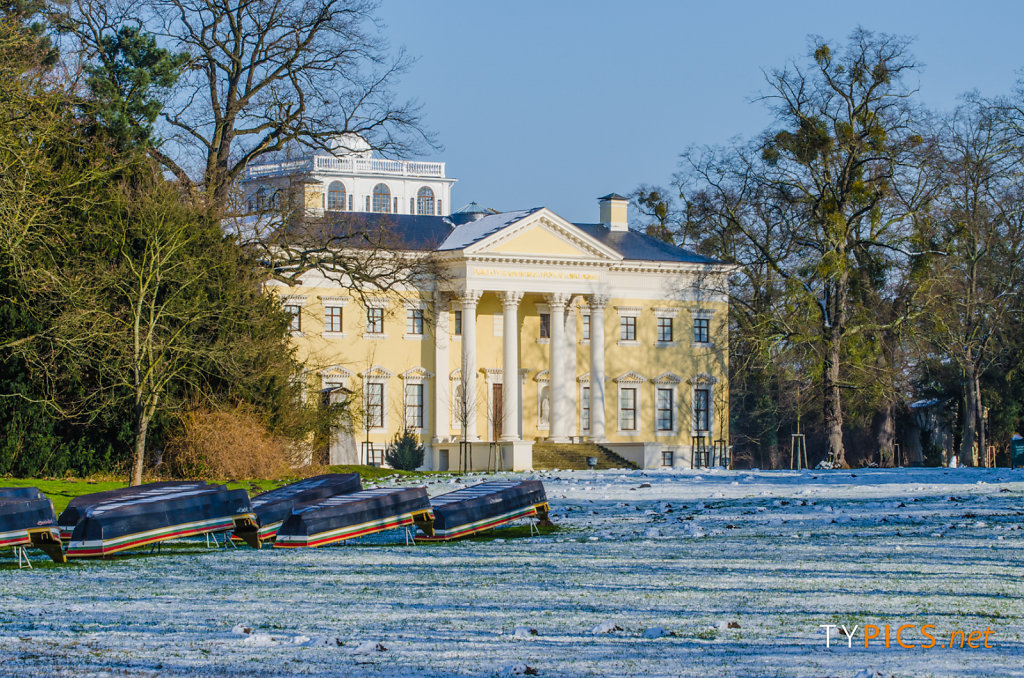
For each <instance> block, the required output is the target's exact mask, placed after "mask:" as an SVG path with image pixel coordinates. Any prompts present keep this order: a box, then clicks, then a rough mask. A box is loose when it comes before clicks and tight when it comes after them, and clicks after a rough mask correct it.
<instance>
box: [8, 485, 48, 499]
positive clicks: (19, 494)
mask: <svg viewBox="0 0 1024 678" xmlns="http://www.w3.org/2000/svg"><path fill="white" fill-rule="evenodd" d="M42 496H43V493H42V492H40V491H39V488H38V487H0V499H35V498H37V497H42Z"/></svg>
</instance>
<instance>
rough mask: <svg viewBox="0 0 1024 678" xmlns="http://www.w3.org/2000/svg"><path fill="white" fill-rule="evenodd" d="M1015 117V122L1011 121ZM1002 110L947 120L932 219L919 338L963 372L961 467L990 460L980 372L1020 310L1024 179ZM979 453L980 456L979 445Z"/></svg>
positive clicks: (974, 109) (972, 106)
mask: <svg viewBox="0 0 1024 678" xmlns="http://www.w3.org/2000/svg"><path fill="white" fill-rule="evenodd" d="M1011 120H1012V119H1011ZM1005 121H1006V118H1005V117H1002V116H1001V114H1000V111H999V110H998V109H993V108H990V107H989V106H988V105H987V104H985V103H984V102H980V101H974V100H968V101H967V102H966V103H965V104H964V105H963V106H961V107H960V108H959V109H958V110H957V111H956V112H955V113H954V114H953V115H952V116H951V117H950V118H949V120H947V121H946V123H945V126H944V130H943V134H942V136H941V144H940V148H941V154H940V155H939V157H938V158H937V162H938V163H940V164H941V168H942V172H943V182H942V184H943V190H942V192H941V194H940V195H939V197H938V199H937V200H936V202H935V205H934V208H933V210H932V212H931V217H932V218H931V219H930V220H929V232H928V233H927V235H926V237H927V238H928V239H929V242H928V243H927V248H926V249H927V250H928V251H930V252H934V254H932V255H930V256H927V257H926V258H925V260H926V261H927V263H928V266H927V267H924V271H926V273H923V277H924V278H925V280H924V281H923V284H924V285H925V286H926V287H927V289H928V292H929V296H930V302H931V303H930V307H929V313H928V314H927V315H925V316H922V330H923V332H922V336H923V338H924V340H925V342H926V343H927V344H928V345H930V347H931V348H932V349H934V350H936V351H938V352H939V353H940V354H941V355H942V356H944V357H946V358H948V359H949V360H951V361H952V362H953V363H954V364H955V365H956V366H957V368H958V370H959V372H960V377H961V381H962V387H963V395H964V407H963V416H962V436H961V446H960V463H961V464H964V465H970V464H975V463H979V462H980V463H981V464H982V465H985V466H988V465H991V463H992V460H991V459H988V457H987V445H986V439H985V430H984V425H983V423H984V410H985V407H984V403H983V399H982V392H981V376H982V375H983V374H984V372H985V371H986V370H988V369H990V368H991V367H992V366H993V365H995V364H997V363H998V362H999V361H1000V360H1001V359H1003V357H1004V350H1003V349H1004V348H1005V347H1006V345H1005V342H1004V339H1005V338H1006V335H1007V331H1008V330H1009V325H1011V324H1012V323H1013V322H1014V320H1015V318H1016V316H1017V314H1018V313H1019V312H1020V309H1021V302H1022V297H1021V293H1020V291H1019V290H1020V286H1021V285H1022V284H1024V271H1022V269H1021V266H1020V256H1021V255H1022V254H1024V210H1022V208H1021V195H1022V194H1024V185H1022V183H1021V177H1020V176H1019V171H1020V170H1019V162H1020V157H1019V150H1018V148H1016V144H1015V140H1014V133H1015V130H1014V129H1013V127H1012V126H1009V125H1007V124H1005ZM976 444H977V448H978V450H979V451H980V459H976V458H975V455H974V450H975V445H976Z"/></svg>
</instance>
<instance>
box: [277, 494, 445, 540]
mask: <svg viewBox="0 0 1024 678" xmlns="http://www.w3.org/2000/svg"><path fill="white" fill-rule="evenodd" d="M431 518H432V514H431V512H430V499H429V498H428V497H427V490H426V489H425V488H423V487H389V488H377V489H373V490H362V491H360V492H353V493H352V494H342V495H338V496H336V497H328V498H327V499H324V500H321V501H318V502H315V503H310V504H304V505H302V506H296V507H295V508H293V509H292V514H291V515H290V516H289V517H288V518H287V519H286V520H285V521H284V523H283V524H282V525H281V529H280V530H278V532H277V539H276V541H275V542H274V548H292V547H296V546H323V545H325V544H332V543H334V542H336V541H341V540H343V539H352V538H353V537H361V536H363V535H367V534H373V533H374V532H383V531H384V530H390V529H393V528H396V527H404V526H407V525H412V524H413V523H414V522H415V523H417V524H418V523H421V522H429V521H430V520H431Z"/></svg>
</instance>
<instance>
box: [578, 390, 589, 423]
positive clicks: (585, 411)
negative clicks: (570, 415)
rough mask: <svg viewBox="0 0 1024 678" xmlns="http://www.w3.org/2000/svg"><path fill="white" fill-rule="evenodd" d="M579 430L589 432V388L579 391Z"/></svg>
mask: <svg viewBox="0 0 1024 678" xmlns="http://www.w3.org/2000/svg"><path fill="white" fill-rule="evenodd" d="M580 428H581V429H583V430H584V431H589V430H590V387H589V386H584V387H583V388H581V389H580Z"/></svg>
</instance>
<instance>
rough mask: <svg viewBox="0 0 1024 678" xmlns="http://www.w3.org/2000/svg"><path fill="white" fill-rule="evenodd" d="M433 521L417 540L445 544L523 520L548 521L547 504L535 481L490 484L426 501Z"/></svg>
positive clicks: (542, 488)
mask: <svg viewBox="0 0 1024 678" xmlns="http://www.w3.org/2000/svg"><path fill="white" fill-rule="evenodd" d="M430 505H431V508H433V510H434V522H433V524H432V525H431V526H430V529H429V530H423V534H418V535H417V536H416V539H417V540H419V541H449V540H452V539H459V538H462V537H468V536H470V535H473V534H477V533H479V532H484V531H486V530H492V529H494V528H496V527H501V526H503V525H507V524H509V523H512V522H514V521H516V520H521V519H523V518H531V517H536V518H537V519H538V520H539V521H540V522H541V523H546V522H548V501H547V495H546V493H545V492H544V485H543V483H541V482H540V481H539V480H524V481H519V482H516V481H490V482H485V483H480V484H479V485H474V486H472V487H466V488H463V489H461V490H456V491H454V492H449V493H447V494H442V495H438V496H436V497H433V498H432V499H431V500H430Z"/></svg>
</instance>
